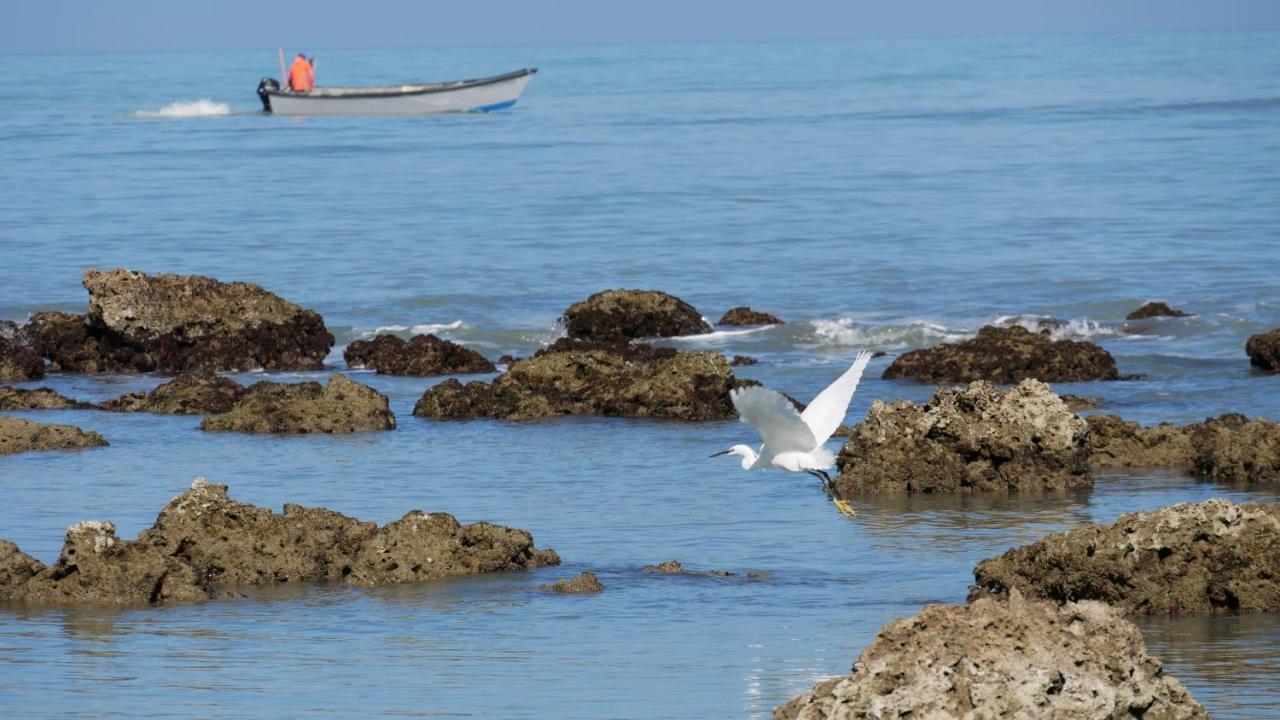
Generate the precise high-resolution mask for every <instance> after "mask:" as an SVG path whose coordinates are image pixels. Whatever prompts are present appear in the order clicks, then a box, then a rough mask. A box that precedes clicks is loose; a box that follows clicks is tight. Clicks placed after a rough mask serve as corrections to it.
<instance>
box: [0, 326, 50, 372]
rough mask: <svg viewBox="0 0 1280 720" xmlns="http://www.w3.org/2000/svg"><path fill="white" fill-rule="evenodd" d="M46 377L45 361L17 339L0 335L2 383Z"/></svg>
mask: <svg viewBox="0 0 1280 720" xmlns="http://www.w3.org/2000/svg"><path fill="white" fill-rule="evenodd" d="M42 377H44V360H42V359H40V354H39V353H37V352H36V351H35V350H32V349H31V348H29V347H27V346H26V345H23V344H21V343H19V342H18V341H17V339H16V338H15V337H5V336H4V335H0V382H6V383H11V382H26V381H28V380H39V379H40V378H42Z"/></svg>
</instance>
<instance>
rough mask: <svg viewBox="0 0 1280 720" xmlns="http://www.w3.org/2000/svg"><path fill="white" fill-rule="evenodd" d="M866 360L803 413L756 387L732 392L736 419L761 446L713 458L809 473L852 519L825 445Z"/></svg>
mask: <svg viewBox="0 0 1280 720" xmlns="http://www.w3.org/2000/svg"><path fill="white" fill-rule="evenodd" d="M870 360H871V353H869V352H867V351H865V350H864V351H862V352H860V353H858V356H857V357H855V358H854V359H853V364H852V365H850V366H849V369H848V370H845V371H844V374H843V375H841V376H840V377H839V378H837V379H836V381H835V382H833V383H831V384H830V385H828V386H827V389H826V390H823V391H822V392H820V393H818V397H816V398H814V399H813V402H811V403H809V406H808V407H806V408H805V410H804V412H803V413H801V412H798V411H797V410H796V408H795V405H793V404H792V403H791V401H790V400H788V399H787V397H786V396H785V395H783V394H782V393H780V392H778V391H776V390H769V389H767V388H763V387H759V386H753V387H746V388H740V389H737V390H733V391H732V392H730V393H729V397H730V398H731V399H732V400H733V406H734V407H735V408H737V409H738V416H739V417H740V418H741V420H742V421H743V422H745V423H747V424H748V425H750V426H751V427H753V428H755V429H756V432H758V433H760V439H761V440H763V443H762V444H761V445H760V450H759V451H756V450H753V449H751V448H750V447H748V446H746V445H734V446H733V447H731V448H729V449H728V450H723V451H721V452H718V453H716V454H715V455H712V456H711V457H719V456H721V455H739V456H741V457H742V469H743V470H766V469H769V468H778V469H780V470H787V471H790V472H804V473H808V474H810V475H812V476H814V477H816V478H818V479H819V480H821V481H822V487H823V489H824V490H826V493H827V497H829V498H831V501H832V502H833V503H835V506H836V508H837V509H838V510H840V512H841V513H843V514H845V515H848V516H852V515H853V508H852V507H851V506H850V505H849V503H848V502H846V501H845V500H841V499H840V498H839V497H837V496H836V488H835V484H834V483H832V482H831V476H830V475H828V474H827V468H829V467H833V466H834V465H835V464H836V457H835V455H833V454H832V453H831V451H830V450H828V449H826V448H825V447H823V445H824V444H826V442H827V440H828V439H830V438H831V436H832V434H834V433H835V431H836V428H838V427H840V421H842V420H844V415H845V412H847V411H848V409H849V401H850V400H852V399H853V391H854V390H856V389H857V388H858V381H859V380H861V379H862V372H863V371H864V370H866V369H867V363H868V362H870Z"/></svg>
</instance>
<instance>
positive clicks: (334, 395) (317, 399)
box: [200, 374, 396, 433]
mask: <svg viewBox="0 0 1280 720" xmlns="http://www.w3.org/2000/svg"><path fill="white" fill-rule="evenodd" d="M395 427H396V418H395V415H393V414H391V406H390V403H389V402H388V400H387V396H386V395H383V394H382V393H380V392H378V391H377V390H374V389H373V388H371V387H368V386H367V385H361V384H360V383H358V382H355V381H354V380H351V379H350V378H348V377H347V376H345V375H340V374H337V375H334V376H333V377H331V378H329V382H328V384H327V385H323V386H322V385H321V384H320V383H317V382H304V383H293V384H289V383H276V382H268V381H263V382H260V383H256V384H254V385H253V386H251V387H250V388H249V389H248V390H247V391H245V393H244V395H243V397H241V398H240V400H239V401H238V402H236V404H235V405H234V406H233V407H232V408H231V409H230V410H228V411H227V412H225V413H222V414H220V415H212V416H210V417H207V418H205V419H204V421H202V422H201V423H200V429H202V430H208V431H232V432H243V433H356V432H372V431H374V430H394V429H395Z"/></svg>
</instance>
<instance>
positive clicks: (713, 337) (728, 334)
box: [668, 325, 775, 343]
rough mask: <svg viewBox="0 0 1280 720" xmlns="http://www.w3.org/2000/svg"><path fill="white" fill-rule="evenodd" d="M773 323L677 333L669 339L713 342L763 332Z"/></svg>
mask: <svg viewBox="0 0 1280 720" xmlns="http://www.w3.org/2000/svg"><path fill="white" fill-rule="evenodd" d="M771 327H775V326H774V325H761V326H759V327H753V328H745V329H743V330H713V331H711V332H709V333H698V334H697V335H677V336H675V337H672V338H668V339H670V340H678V341H680V342H690V343H714V342H717V341H719V340H727V339H729V338H733V337H742V336H743V335H754V334H756V333H758V332H764V331H765V330H768V329H769V328H771Z"/></svg>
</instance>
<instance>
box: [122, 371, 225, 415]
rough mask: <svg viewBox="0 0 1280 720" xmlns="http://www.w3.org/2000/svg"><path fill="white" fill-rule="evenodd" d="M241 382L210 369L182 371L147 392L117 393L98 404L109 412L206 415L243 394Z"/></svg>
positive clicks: (222, 409)
mask: <svg viewBox="0 0 1280 720" xmlns="http://www.w3.org/2000/svg"><path fill="white" fill-rule="evenodd" d="M245 392H246V389H245V387H244V386H243V385H241V384H240V383H238V382H236V381H235V380H232V379H231V378H225V377H222V376H220V375H218V374H217V373H214V372H210V371H203V372H194V373H184V374H182V375H179V376H178V377H176V378H174V379H172V380H170V381H169V382H166V383H162V384H160V385H158V386H156V388H155V389H154V390H151V391H149V392H135V393H129V394H127V395H121V396H120V397H118V398H115V399H113V400H107V401H104V402H103V403H102V404H101V407H102V409H103V410H110V411H112V412H147V413H161V414H165V415H207V414H211V413H224V412H228V411H230V410H231V408H233V407H234V406H235V404H236V403H237V402H239V401H240V399H241V398H243V397H244V394H245Z"/></svg>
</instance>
